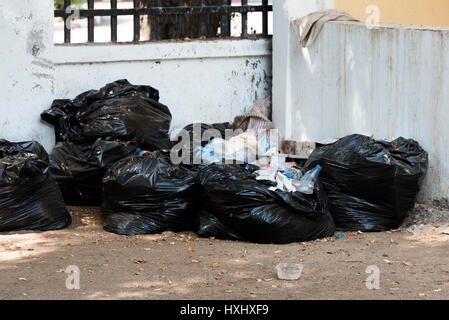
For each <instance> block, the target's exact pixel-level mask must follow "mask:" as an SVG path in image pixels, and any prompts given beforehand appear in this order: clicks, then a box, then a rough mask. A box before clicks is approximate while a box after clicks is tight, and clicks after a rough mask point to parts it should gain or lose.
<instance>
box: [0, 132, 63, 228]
mask: <svg viewBox="0 0 449 320" xmlns="http://www.w3.org/2000/svg"><path fill="white" fill-rule="evenodd" d="M70 223H71V217H70V214H69V213H68V211H67V209H66V207H65V204H64V201H63V199H62V196H61V192H60V191H59V188H58V185H57V184H56V182H55V180H54V179H53V177H52V176H51V175H50V171H49V165H48V154H47V153H46V151H45V149H44V148H43V147H42V146H41V145H40V144H39V143H37V142H22V143H11V142H9V141H6V140H0V232H5V231H18V230H40V231H48V230H57V229H62V228H65V227H66V226H68V225H69V224H70Z"/></svg>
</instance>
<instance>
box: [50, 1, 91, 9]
mask: <svg viewBox="0 0 449 320" xmlns="http://www.w3.org/2000/svg"><path fill="white" fill-rule="evenodd" d="M83 3H86V0H72V5H81V4H83ZM55 9H56V10H63V9H64V0H55Z"/></svg>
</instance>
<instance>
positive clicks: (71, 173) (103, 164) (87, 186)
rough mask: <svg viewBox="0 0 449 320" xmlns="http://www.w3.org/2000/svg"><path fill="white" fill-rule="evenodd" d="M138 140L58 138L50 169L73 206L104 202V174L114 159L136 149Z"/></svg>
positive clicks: (132, 152)
mask: <svg viewBox="0 0 449 320" xmlns="http://www.w3.org/2000/svg"><path fill="white" fill-rule="evenodd" d="M137 149H138V148H137V144H136V143H135V142H133V141H131V142H118V141H104V140H101V139H99V140H98V141H97V142H96V143H95V144H94V145H93V146H91V145H77V144H74V143H70V142H59V143H57V144H56V146H55V148H54V149H53V152H52V153H51V155H50V164H51V173H52V175H53V176H54V177H55V179H56V181H57V183H58V185H59V187H60V188H61V191H62V194H63V196H64V200H65V202H66V203H67V204H68V205H73V206H100V205H101V204H102V202H103V176H104V174H105V173H106V170H107V169H108V168H109V167H111V166H112V165H113V164H114V163H115V162H117V161H118V160H121V159H122V158H124V157H127V156H129V155H131V154H134V153H136V151H137Z"/></svg>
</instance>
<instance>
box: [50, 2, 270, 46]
mask: <svg viewBox="0 0 449 320" xmlns="http://www.w3.org/2000/svg"><path fill="white" fill-rule="evenodd" d="M94 2H95V1H94V0H87V9H79V10H78V13H79V17H81V18H87V33H88V35H87V41H88V42H89V43H92V42H95V17H96V16H101V17H110V19H111V25H110V27H111V41H112V42H117V40H118V39H117V38H118V36H117V33H118V30H117V29H118V22H117V20H118V16H132V17H133V41H135V42H137V41H140V39H141V32H142V31H141V17H142V16H144V17H148V21H149V22H147V21H146V23H148V25H149V26H150V27H149V28H148V29H149V31H148V32H150V33H151V35H149V36H148V35H143V34H142V36H143V37H144V38H145V39H151V40H161V39H162V38H164V39H166V38H167V37H168V38H177V39H181V38H185V37H190V38H205V37H214V36H215V34H214V33H213V32H211V30H210V29H211V28H210V25H209V24H210V23H215V25H216V28H217V30H218V28H219V27H220V29H221V33H220V35H221V37H230V36H231V16H233V15H234V14H240V15H241V18H242V21H241V24H242V33H241V37H243V38H245V37H248V36H249V34H248V33H249V32H248V15H249V14H250V13H254V12H261V13H262V33H261V34H262V35H264V36H266V35H268V13H269V12H270V11H272V9H273V8H272V6H271V5H269V1H268V0H262V4H261V5H248V3H249V1H248V0H241V1H240V5H234V6H233V5H232V1H231V0H220V5H210V2H209V1H206V0H200V1H197V2H192V1H190V0H178V1H176V2H175V3H176V4H175V6H174V7H163V0H156V1H153V2H151V5H150V7H147V6H144V5H142V4H141V2H142V1H141V0H133V8H132V9H130V8H128V9H118V7H117V6H118V2H119V1H118V0H110V4H111V7H110V9H95V8H94ZM71 3H72V1H71V0H64V9H63V10H55V17H61V18H63V20H64V42H65V43H70V42H71V38H72V34H71V26H70V23H71V21H70V20H69V19H72V17H73V15H72V14H73V12H72V11H71V10H68V9H69V8H70V7H71ZM164 16H165V17H169V16H171V17H175V18H173V19H168V18H167V19H166V18H164ZM152 19H153V20H152ZM151 21H152V22H153V23H151ZM211 21H212V22H211ZM213 21H215V22H213ZM166 27H167V30H166V29H165V28H166ZM167 31H168V33H169V34H167ZM251 36H252V35H251Z"/></svg>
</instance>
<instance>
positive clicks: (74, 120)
mask: <svg viewBox="0 0 449 320" xmlns="http://www.w3.org/2000/svg"><path fill="white" fill-rule="evenodd" d="M158 100H159V92H158V91H157V90H156V89H154V88H152V87H150V86H134V85H131V84H130V83H129V82H128V81H127V80H119V81H115V82H113V83H110V84H108V85H106V86H105V87H103V88H101V89H100V90H90V91H87V92H85V93H82V94H81V95H79V96H77V97H76V98H75V99H73V100H55V101H54V102H53V104H52V107H51V108H50V109H49V110H46V111H44V112H43V113H42V114H41V118H42V119H43V120H44V121H46V122H48V123H50V124H52V125H54V127H55V133H56V141H57V142H72V143H75V144H79V145H85V144H93V143H94V142H95V141H96V140H97V139H103V140H120V141H134V142H136V143H138V144H139V146H141V147H142V148H146V149H149V150H159V149H170V148H171V146H172V144H171V141H170V138H169V135H168V132H169V129H170V124H171V120H172V117H171V113H170V111H169V109H168V108H167V107H166V106H165V105H163V104H161V103H159V102H158Z"/></svg>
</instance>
